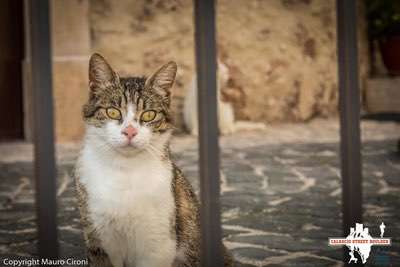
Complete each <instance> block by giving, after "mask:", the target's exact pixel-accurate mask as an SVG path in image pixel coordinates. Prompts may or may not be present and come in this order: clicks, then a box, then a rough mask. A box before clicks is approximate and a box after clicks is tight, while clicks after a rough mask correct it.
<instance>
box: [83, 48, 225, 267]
mask: <svg viewBox="0 0 400 267" xmlns="http://www.w3.org/2000/svg"><path fill="white" fill-rule="evenodd" d="M176 71H177V65H176V63H174V62H169V63H167V64H165V65H163V66H162V67H161V68H160V69H158V70H157V71H156V72H155V73H154V74H153V75H151V76H150V77H149V78H144V77H126V78H122V77H121V78H120V77H119V75H118V74H117V73H116V72H115V71H114V70H113V69H112V68H111V66H110V65H109V64H108V63H107V61H106V60H105V59H104V58H103V57H102V56H101V55H99V54H97V53H95V54H93V55H92V56H91V58H90V61H89V99H88V101H87V103H86V104H85V105H84V106H83V120H84V122H85V124H86V133H85V137H84V141H83V146H82V150H81V152H80V156H79V158H78V160H77V164H76V168H75V182H76V191H77V196H78V204H79V210H80V214H81V221H82V224H83V232H84V238H85V243H86V250H87V254H88V259H89V262H90V265H91V266H96V267H106V266H107V267H108V266H113V267H133V266H135V267H159V266H160V267H169V266H174V267H193V266H200V237H201V236H200V225H199V224H200V222H199V202H198V200H197V198H196V195H195V193H194V191H193V189H192V186H191V185H190V183H189V182H188V180H187V179H186V178H185V176H184V175H183V173H182V172H181V170H180V169H179V168H178V167H177V166H176V165H175V164H174V163H173V162H172V161H171V158H170V152H169V140H170V138H171V134H172V130H173V128H174V126H173V122H172V114H171V110H170V102H171V89H172V86H173V83H174V80H175V76H176ZM221 247H222V249H223V253H224V266H226V267H228V266H233V261H232V257H231V256H230V254H229V253H228V252H227V250H226V248H225V247H224V246H223V244H221Z"/></svg>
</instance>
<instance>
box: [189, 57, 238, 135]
mask: <svg viewBox="0 0 400 267" xmlns="http://www.w3.org/2000/svg"><path fill="white" fill-rule="evenodd" d="M228 79H229V70H228V67H227V66H226V65H225V64H224V63H222V62H221V61H218V77H217V107H218V110H217V111H218V129H219V132H220V134H222V135H227V134H231V133H233V132H234V131H235V114H234V111H233V106H232V104H231V103H229V102H224V101H222V99H221V87H223V86H225V85H226V83H227V82H228ZM183 120H184V123H185V127H186V129H187V130H188V131H189V133H190V134H191V135H195V136H197V135H198V115H197V77H196V76H195V77H193V79H192V83H191V85H190V86H189V87H188V90H187V92H186V96H185V100H184V103H183Z"/></svg>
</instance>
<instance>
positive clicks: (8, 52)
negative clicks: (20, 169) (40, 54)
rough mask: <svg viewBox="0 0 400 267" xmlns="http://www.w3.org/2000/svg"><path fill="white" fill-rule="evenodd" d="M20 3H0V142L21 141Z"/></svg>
mask: <svg viewBox="0 0 400 267" xmlns="http://www.w3.org/2000/svg"><path fill="white" fill-rule="evenodd" d="M23 27H24V24H23V4H22V0H2V1H0V141H4V140H18V139H23V137H24V131H23V98H22V97H23V94H22V91H23V90H22V60H23V58H24V43H23V42H24V32H23Z"/></svg>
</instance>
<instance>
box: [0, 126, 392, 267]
mask: <svg viewBox="0 0 400 267" xmlns="http://www.w3.org/2000/svg"><path fill="white" fill-rule="evenodd" d="M363 130H364V138H363V140H364V141H363V173H364V183H363V188H364V222H365V224H366V225H367V226H368V227H369V229H370V233H371V234H372V236H374V237H376V236H378V235H379V228H378V225H379V224H380V223H381V222H382V221H384V222H385V224H386V226H387V227H386V231H385V236H386V237H392V242H393V245H392V246H391V247H379V248H378V247H373V249H372V252H371V256H370V258H369V259H368V263H367V266H377V265H379V264H380V263H382V262H385V263H386V266H398V265H399V264H400V254H399V251H400V245H399V244H400V243H399V241H400V239H399V236H400V226H399V224H398V222H399V219H400V217H399V213H398V208H399V204H400V201H399V198H398V194H399V192H400V180H399V179H398V178H399V172H400V156H399V155H398V154H397V153H396V141H397V140H395V139H393V138H394V137H397V136H396V134H398V132H399V125H395V124H387V123H385V124H380V123H372V124H371V123H364V125H363ZM271 133H274V135H272V136H271ZM293 133H296V135H294V134H293ZM337 133H338V132H337V125H336V124H334V123H332V122H330V123H329V122H320V123H319V124H318V125H315V124H311V125H302V126H301V127H300V126H299V125H291V126H290V125H289V126H283V127H281V128H275V129H271V130H270V131H264V132H242V133H237V134H235V135H232V136H227V137H224V138H222V139H221V145H222V151H221V158H222V160H221V170H222V179H221V180H222V186H221V188H222V194H221V201H222V221H223V230H224V242H225V244H226V245H227V247H228V248H229V249H230V250H231V251H232V253H233V255H234V257H235V259H236V262H237V266H341V265H342V260H343V254H342V249H340V248H334V247H329V246H328V238H329V237H338V236H342V230H341V222H340V218H341V212H340V210H341V208H340V207H341V191H340V187H341V185H340V177H339V152H338V143H337V142H336V141H335V140H337ZM378 133H379V134H378ZM299 135H300V136H302V137H303V139H300V138H299V137H298V136H299ZM274 136H275V137H278V138H274ZM195 140H196V139H195V138H192V137H185V136H183V137H177V138H175V139H174V141H173V143H172V150H173V156H174V158H175V160H176V162H177V164H178V165H179V166H180V167H181V168H182V169H183V170H184V172H185V174H186V175H187V176H188V177H189V179H190V180H191V182H192V183H193V185H194V187H195V188H196V189H198V168H197V161H198V158H197V145H196V142H195ZM71 147H72V146H64V147H63V148H60V147H59V150H58V156H59V158H58V162H59V167H58V174H59V175H58V177H59V179H58V184H59V187H58V188H59V190H58V195H59V214H58V222H59V233H60V239H61V255H62V257H74V258H84V251H83V244H82V243H83V240H82V235H81V227H80V223H79V219H78V213H77V208H76V200H75V196H74V190H73V187H72V181H71V178H70V175H69V174H70V172H71V169H72V166H73V163H74V159H75V157H76V153H77V150H76V146H75V147H74V148H72V149H71ZM12 148H13V149H12ZM0 149H1V150H0V155H2V156H1V158H0V208H1V209H0V214H1V216H0V259H1V260H2V259H4V258H6V257H8V258H24V257H30V256H32V255H35V253H36V239H35V235H36V231H35V215H34V206H33V204H34V203H33V192H32V186H31V182H30V181H31V179H32V172H33V169H32V163H31V157H30V155H28V156H27V155H26V153H25V152H26V151H29V150H30V149H31V147H30V146H28V145H26V144H25V145H24V144H6V145H2V146H0ZM17 150H18V151H17ZM10 151H11V152H10ZM6 154H13V155H11V157H9V156H8V155H6ZM346 259H347V258H346Z"/></svg>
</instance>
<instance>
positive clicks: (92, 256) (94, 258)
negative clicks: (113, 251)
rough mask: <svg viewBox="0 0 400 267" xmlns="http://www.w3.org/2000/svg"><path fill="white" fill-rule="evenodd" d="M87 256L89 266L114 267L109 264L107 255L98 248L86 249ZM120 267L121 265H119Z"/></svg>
mask: <svg viewBox="0 0 400 267" xmlns="http://www.w3.org/2000/svg"><path fill="white" fill-rule="evenodd" d="M87 256H88V260H89V266H94V267H116V266H113V264H111V262H110V259H109V258H108V256H107V253H106V252H105V251H104V250H103V249H102V248H100V247H88V249H87ZM120 266H121V267H122V265H120Z"/></svg>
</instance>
